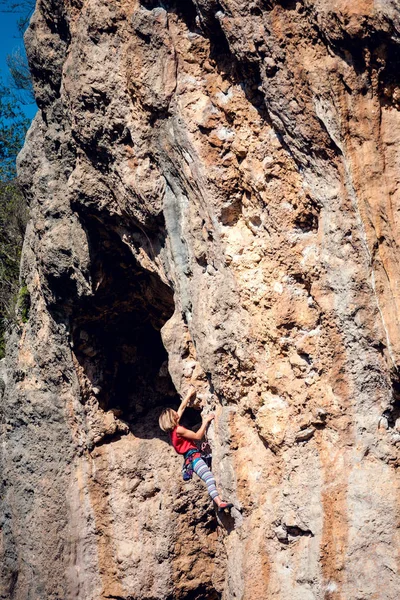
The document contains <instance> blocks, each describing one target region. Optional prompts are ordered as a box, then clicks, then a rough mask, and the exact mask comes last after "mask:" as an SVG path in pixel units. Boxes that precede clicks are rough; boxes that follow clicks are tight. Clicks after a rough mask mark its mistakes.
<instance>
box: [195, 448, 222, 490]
mask: <svg viewBox="0 0 400 600" xmlns="http://www.w3.org/2000/svg"><path fill="white" fill-rule="evenodd" d="M193 471H194V472H195V473H197V475H198V476H199V477H200V479H202V480H203V481H204V483H205V484H206V486H207V490H208V493H209V494H210V496H211V498H212V499H213V500H215V499H216V498H217V497H218V496H219V494H218V492H217V488H216V487H215V479H214V475H213V474H212V473H211V471H210V469H209V468H208V467H207V465H206V463H205V462H204V460H203V459H202V458H196V459H195V460H194V461H193Z"/></svg>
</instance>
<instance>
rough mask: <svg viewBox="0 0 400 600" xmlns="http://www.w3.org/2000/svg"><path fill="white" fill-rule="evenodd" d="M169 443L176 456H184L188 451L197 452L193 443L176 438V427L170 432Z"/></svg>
mask: <svg viewBox="0 0 400 600" xmlns="http://www.w3.org/2000/svg"><path fill="white" fill-rule="evenodd" d="M171 442H172V445H173V447H174V448H175V450H176V452H177V453H178V454H185V453H186V452H187V451H188V450H197V446H195V445H194V444H193V442H191V441H190V440H185V438H183V437H179V436H178V434H177V433H176V427H175V428H174V429H173V430H172V431H171Z"/></svg>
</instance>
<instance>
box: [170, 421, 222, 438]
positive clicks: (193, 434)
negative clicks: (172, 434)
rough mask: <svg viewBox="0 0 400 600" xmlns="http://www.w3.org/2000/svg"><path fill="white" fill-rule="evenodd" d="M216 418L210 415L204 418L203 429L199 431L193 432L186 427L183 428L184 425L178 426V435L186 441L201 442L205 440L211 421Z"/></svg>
mask: <svg viewBox="0 0 400 600" xmlns="http://www.w3.org/2000/svg"><path fill="white" fill-rule="evenodd" d="M214 416H215V415H213V414H210V415H207V416H206V417H204V419H203V422H202V424H201V427H200V428H199V429H198V430H197V431H192V430H191V429H186V427H182V425H178V427H177V428H176V433H177V435H178V436H179V437H183V438H185V440H194V441H198V442H199V441H200V440H202V439H203V437H204V434H205V432H206V429H207V427H208V426H209V424H210V423H211V421H212V420H213V419H214Z"/></svg>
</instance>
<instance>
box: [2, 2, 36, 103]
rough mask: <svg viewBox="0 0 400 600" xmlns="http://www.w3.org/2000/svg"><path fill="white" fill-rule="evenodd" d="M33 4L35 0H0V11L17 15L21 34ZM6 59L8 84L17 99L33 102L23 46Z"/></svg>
mask: <svg viewBox="0 0 400 600" xmlns="http://www.w3.org/2000/svg"><path fill="white" fill-rule="evenodd" d="M35 4H36V2H35V0H19V1H14V0H0V12H8V13H16V14H18V15H19V19H18V30H19V32H20V34H21V36H22V35H23V34H24V32H25V30H26V28H27V27H28V25H29V21H30V18H31V16H32V14H33V11H34V10H35ZM6 61H7V66H8V68H9V71H10V86H11V89H12V91H13V93H14V95H15V97H16V99H17V101H18V102H20V103H21V104H34V102H35V96H34V93H33V86H32V78H31V74H30V70H29V65H28V59H27V57H26V53H25V48H24V47H23V46H22V48H21V47H19V48H17V49H16V50H14V51H13V52H12V53H11V54H9V55H8V56H7V58H6Z"/></svg>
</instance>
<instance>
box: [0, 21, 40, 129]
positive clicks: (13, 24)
mask: <svg viewBox="0 0 400 600" xmlns="http://www.w3.org/2000/svg"><path fill="white" fill-rule="evenodd" d="M18 19H19V15H18V14H13V13H3V12H0V72H1V75H2V79H3V81H4V83H5V84H7V83H8V81H9V75H8V67H7V63H6V56H7V54H11V53H12V51H13V50H15V49H17V48H18V47H20V48H21V47H22V46H23V41H22V39H21V36H20V34H19V32H18V27H17V22H18ZM23 109H24V111H25V114H26V116H27V117H28V118H30V119H33V117H34V116H35V113H36V111H37V106H36V105H35V104H33V105H30V106H24V107H23Z"/></svg>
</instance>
